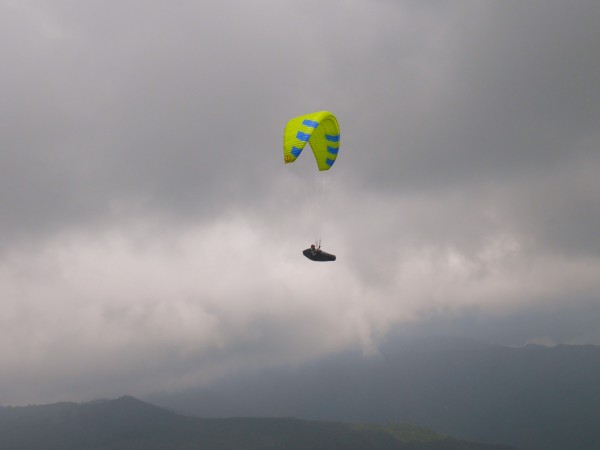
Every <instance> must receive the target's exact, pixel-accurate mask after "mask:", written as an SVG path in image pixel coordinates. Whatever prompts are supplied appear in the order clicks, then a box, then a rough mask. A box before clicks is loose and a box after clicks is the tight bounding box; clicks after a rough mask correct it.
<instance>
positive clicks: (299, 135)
mask: <svg viewBox="0 0 600 450" xmlns="http://www.w3.org/2000/svg"><path fill="white" fill-rule="evenodd" d="M296 137H297V138H298V140H300V141H302V142H308V140H309V139H310V134H308V133H305V132H304V131H298V133H297V134H296Z"/></svg>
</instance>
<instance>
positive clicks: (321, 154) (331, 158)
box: [283, 111, 340, 170]
mask: <svg viewBox="0 0 600 450" xmlns="http://www.w3.org/2000/svg"><path fill="white" fill-rule="evenodd" d="M307 142H308V143H310V147H311V148H312V151H313V153H314V155H315V159H316V160H317V166H318V167H319V170H329V169H330V168H331V166H332V165H333V163H334V162H335V160H336V158H337V155H338V151H339V149H340V127H339V125H338V122H337V119H336V118H335V116H334V115H333V114H331V113H330V112H328V111H318V112H314V113H311V114H305V115H303V116H300V117H295V118H293V119H292V120H290V121H289V122H288V123H287V125H286V126H285V132H284V134H283V160H284V162H285V163H286V164H287V163H291V162H294V161H296V158H298V156H300V153H302V150H303V149H304V147H305V146H306V143H307Z"/></svg>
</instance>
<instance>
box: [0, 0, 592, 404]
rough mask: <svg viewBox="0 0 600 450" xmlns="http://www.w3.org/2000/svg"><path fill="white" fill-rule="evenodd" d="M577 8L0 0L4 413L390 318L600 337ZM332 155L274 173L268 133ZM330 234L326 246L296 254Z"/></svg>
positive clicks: (443, 329) (267, 0)
mask: <svg viewBox="0 0 600 450" xmlns="http://www.w3.org/2000/svg"><path fill="white" fill-rule="evenodd" d="M599 23H600V4H599V3H598V1H597V0H589V1H588V0H578V1H570V2H565V1H562V0H527V1H521V0H518V1H517V0H506V1H505V0H502V1H500V0H498V1H475V0H473V1H468V0H464V1H460V0H456V1H453V0H448V1H434V0H431V1H415V0H304V1H302V2H298V1H291V0H255V1H251V2H250V1H244V0H229V1H223V0H214V1H208V0H203V1H192V0H189V1H185V0H183V1H179V2H171V1H166V0H163V1H159V0H119V1H101V0H86V1H76V0H52V1H50V0H48V1H42V0H39V1H36V0H13V1H11V0H0V55H1V59H2V70H1V71H0V98H1V99H2V101H1V102H0V130H1V133H0V373H1V374H2V376H1V377H0V404H4V405H7V404H26V403H41V402H51V401H58V400H76V401H84V400H89V399H93V398H98V397H113V396H117V395H121V394H131V395H143V394H146V393H149V392H156V391H162V390H169V391H176V390H179V389H184V388H188V387H193V386H199V385H206V384H207V383H210V382H211V381H213V380H215V379H217V378H219V377H221V376H223V375H226V374H232V373H235V372H237V371H240V370H242V369H246V368H257V369H259V368H261V367H268V366H273V365H280V364H284V365H287V364H292V365H297V364H302V363H303V362H306V361H310V360H312V359H314V358H322V357H326V356H327V355H329V354H334V353H336V352H339V351H342V350H356V351H360V352H363V353H364V354H365V355H371V354H374V353H377V351H378V346H379V345H380V344H381V343H382V342H384V341H385V340H386V338H387V337H389V336H391V335H394V334H397V333H403V332H410V333H413V332H414V333H421V334H431V335H434V334H450V335H459V336H466V337H472V338H477V339H482V340H488V341H493V342H497V343H502V344H510V345H520V344H525V343H527V342H538V343H545V344H557V343H573V344H581V343H595V344H600V203H599V199H600V176H599V175H598V174H599V173H600V45H599V43H600V27H599V26H598V24H599ZM318 110H329V111H332V112H333V113H334V114H336V115H337V117H338V120H339V123H340V127H341V133H342V143H341V151H340V154H339V157H338V159H337V162H336V164H335V166H334V167H333V169H332V170H331V171H329V172H324V173H319V174H316V172H315V170H316V169H315V165H314V160H312V159H311V158H312V155H311V154H310V153H309V152H305V153H304V154H303V155H302V156H301V158H299V159H298V161H297V162H296V163H295V164H292V165H284V164H283V154H282V137H283V128H284V126H285V123H286V121H287V120H288V119H290V118H292V117H295V116H298V115H301V114H304V113H309V112H313V111H318ZM317 237H322V239H323V248H324V249H325V250H326V251H330V252H332V253H335V254H336V255H337V258H338V259H337V261H336V262H335V263H328V264H316V263H313V262H311V261H309V260H307V259H306V258H304V257H303V256H302V254H301V251H302V250H303V249H304V248H306V247H307V246H308V245H309V244H310V243H311V241H313V240H314V239H316V238H317Z"/></svg>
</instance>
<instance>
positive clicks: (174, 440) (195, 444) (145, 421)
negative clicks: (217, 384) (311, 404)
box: [0, 397, 510, 450]
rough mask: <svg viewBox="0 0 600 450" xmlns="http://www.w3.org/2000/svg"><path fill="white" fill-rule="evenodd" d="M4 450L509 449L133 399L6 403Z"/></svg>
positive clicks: (0, 429) (394, 429) (416, 431)
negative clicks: (186, 410)
mask: <svg viewBox="0 0 600 450" xmlns="http://www.w3.org/2000/svg"><path fill="white" fill-rule="evenodd" d="M0 448H1V449H7V450H9V449H10V450H46V449H48V450H62V449H64V450H75V449H77V450H135V449H148V450H150V449H152V450H159V449H160V450H162V449H165V450H166V449H169V450H187V449H190V450H191V449H196V450H200V449H206V450H254V449H257V450H258V449H261V450H275V449H281V450H284V449H285V450H305V449H306V450H318V449H323V450H338V449H339V450H342V449H343V450H355V449H356V450H365V449H369V450H510V448H509V447H505V446H500V445H485V444H477V443H472V442H467V441H463V440H458V439H454V438H451V437H448V436H443V435H440V434H436V433H433V432H431V431H427V430H425V429H422V428H417V427H412V426H409V425H394V426H377V425H353V424H345V423H333V422H315V421H305V420H297V419H248V418H235V419H199V418H192V417H186V416H182V415H178V414H175V413H173V412H170V411H167V410H164V409H161V408H158V407H155V406H152V405H150V404H148V403H144V402H142V401H139V400H136V399H135V398H132V397H122V398H119V399H117V400H109V401H102V402H94V403H86V404H75V403H57V404H52V405H44V406H26V407H1V408H0Z"/></svg>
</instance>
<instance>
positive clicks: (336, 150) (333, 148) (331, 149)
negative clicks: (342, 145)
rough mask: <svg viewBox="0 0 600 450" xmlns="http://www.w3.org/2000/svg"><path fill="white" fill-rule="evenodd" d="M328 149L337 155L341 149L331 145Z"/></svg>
mask: <svg viewBox="0 0 600 450" xmlns="http://www.w3.org/2000/svg"><path fill="white" fill-rule="evenodd" d="M327 151H328V152H329V153H331V154H332V155H337V154H338V152H339V151H340V149H339V148H337V147H330V146H329V145H328V146H327Z"/></svg>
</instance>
